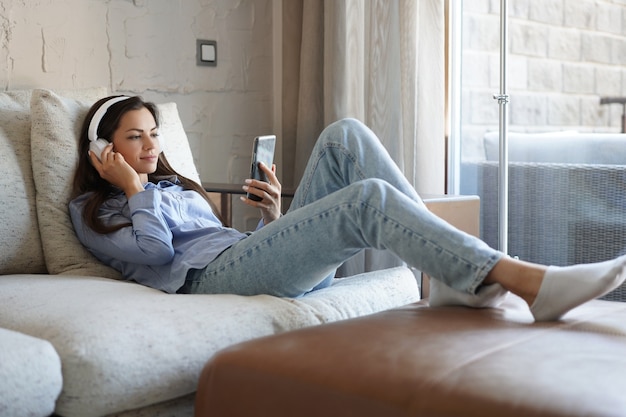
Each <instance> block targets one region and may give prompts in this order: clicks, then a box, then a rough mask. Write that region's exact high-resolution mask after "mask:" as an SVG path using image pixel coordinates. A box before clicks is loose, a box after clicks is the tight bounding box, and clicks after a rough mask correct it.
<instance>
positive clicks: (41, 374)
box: [0, 329, 63, 417]
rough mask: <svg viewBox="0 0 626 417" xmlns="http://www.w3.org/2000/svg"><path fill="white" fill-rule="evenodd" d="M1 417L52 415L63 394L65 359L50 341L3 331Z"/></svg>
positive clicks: (0, 347) (0, 332)
mask: <svg viewBox="0 0 626 417" xmlns="http://www.w3.org/2000/svg"><path fill="white" fill-rule="evenodd" d="M0 352H2V360H0V416H5V417H11V416H15V417H18V416H20V417H21V416H49V415H50V414H52V412H53V411H54V407H55V401H56V399H57V397H58V396H59V394H60V393H61V387H62V386H63V377H62V375H61V360H60V359H59V355H57V353H56V352H55V350H54V348H53V347H52V345H51V344H50V342H48V341H45V340H41V339H37V338H34V337H32V336H27V335H25V334H21V333H17V332H14V331H10V330H7V329H0Z"/></svg>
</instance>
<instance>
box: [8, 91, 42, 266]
mask: <svg viewBox="0 0 626 417" xmlns="http://www.w3.org/2000/svg"><path fill="white" fill-rule="evenodd" d="M30 96H31V91H30V90H28V91H27V90H24V91H9V92H3V93H0V195H2V204H0V219H2V221H0V274H2V275H4V274H18V273H24V274H37V273H45V272H46V263H45V260H44V256H43V250H42V247H41V239H40V237H39V225H38V222H37V210H36V207H35V185H34V183H33V172H32V170H31V167H30V160H31V158H30Z"/></svg>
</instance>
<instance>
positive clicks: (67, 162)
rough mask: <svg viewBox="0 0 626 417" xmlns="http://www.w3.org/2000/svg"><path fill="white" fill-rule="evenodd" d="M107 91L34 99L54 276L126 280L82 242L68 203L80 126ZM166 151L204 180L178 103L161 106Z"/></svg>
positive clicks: (41, 203) (36, 164)
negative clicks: (64, 275)
mask: <svg viewBox="0 0 626 417" xmlns="http://www.w3.org/2000/svg"><path fill="white" fill-rule="evenodd" d="M106 95H107V94H106V92H105V91H102V90H101V89H96V90H93V91H91V92H83V93H82V94H76V95H74V96H72V97H70V96H69V94H67V93H66V94H65V96H60V95H57V94H55V93H54V92H52V91H48V90H35V91H34V92H33V98H32V101H31V117H32V133H31V134H32V138H31V143H32V147H31V149H32V159H33V172H34V174H35V186H36V189H37V212H38V216H39V225H40V229H41V237H42V241H43V249H44V254H45V258H46V264H47V267H48V270H49V272H50V273H52V274H66V275H92V276H100V277H108V278H120V274H119V273H118V272H117V271H115V270H113V269H112V268H109V267H107V266H105V265H103V264H101V263H100V262H99V261H98V260H97V259H96V258H95V257H93V255H91V254H90V253H89V252H88V251H87V250H86V249H85V248H84V247H83V246H82V245H81V243H80V242H79V241H78V239H77V238H76V235H75V233H74V229H73V227H72V222H71V220H70V217H69V211H68V203H69V199H70V197H71V191H72V178H73V176H74V171H75V169H76V165H77V152H78V150H77V147H78V137H79V135H80V128H81V125H82V122H83V119H84V118H85V115H86V114H87V111H88V109H89V107H91V105H92V104H93V103H94V102H95V101H97V100H98V99H99V98H101V97H104V96H106ZM159 111H160V112H161V135H162V138H163V142H164V145H163V147H164V152H165V154H166V156H167V157H168V160H169V161H170V163H171V164H172V166H173V167H174V168H175V169H176V170H178V171H179V172H180V173H181V174H182V175H185V176H187V177H189V178H191V179H193V180H196V181H198V182H199V181H200V178H199V175H198V171H197V169H196V167H195V165H194V162H193V157H192V154H191V148H190V147H189V143H188V141H187V136H186V134H185V131H184V129H183V127H182V123H181V121H180V118H179V116H178V111H177V108H176V104H174V103H168V104H162V105H159Z"/></svg>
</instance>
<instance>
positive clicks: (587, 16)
mask: <svg viewBox="0 0 626 417" xmlns="http://www.w3.org/2000/svg"><path fill="white" fill-rule="evenodd" d="M508 5H509V58H508V63H509V69H508V73H507V74H508V90H509V91H508V93H509V95H510V99H511V101H510V106H509V123H510V129H511V130H512V131H531V132H541V131H554V130H579V131H587V132H589V131H597V132H618V131H619V130H620V128H621V114H622V108H621V106H618V105H612V106H600V97H601V96H626V0H542V1H539V0H516V1H509V2H508ZM499 7H500V1H499V0H466V1H465V2H464V17H463V48H464V56H463V60H464V65H463V71H464V74H463V76H462V79H463V89H464V91H463V94H462V97H463V103H462V106H463V110H462V114H463V118H462V130H463V141H464V152H465V154H464V155H465V156H466V157H468V158H480V157H482V154H481V149H482V148H481V146H480V143H481V141H482V137H483V135H484V133H485V131H487V130H497V128H498V103H497V101H496V100H494V99H493V98H492V96H493V94H496V93H497V92H498V89H499V55H498V54H499V30H500V27H499V19H500V16H499V14H500V10H499ZM485 61H488V62H489V65H488V73H489V75H488V76H486V75H485V72H486V69H485V64H484V62H485ZM466 151H467V152H466Z"/></svg>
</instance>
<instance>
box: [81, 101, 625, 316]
mask: <svg viewBox="0 0 626 417" xmlns="http://www.w3.org/2000/svg"><path fill="white" fill-rule="evenodd" d="M98 138H104V139H105V140H106V142H103V143H104V144H105V145H106V146H104V147H103V148H99V149H98V148H91V149H97V150H96V151H95V152H94V151H93V150H90V146H93V145H91V144H92V143H94V142H96V141H97V139H98ZM107 142H108V144H107ZM79 148H80V149H79V151H80V154H79V156H80V161H79V164H78V169H77V172H76V176H75V179H74V191H75V195H76V197H75V198H74V200H73V201H72V202H71V203H70V213H71V217H72V221H73V224H74V228H75V230H76V233H77V235H78V238H79V239H80V241H81V242H82V243H83V244H84V245H85V246H86V247H87V248H88V249H89V250H90V251H91V252H92V253H93V254H94V255H95V256H96V257H97V258H98V259H100V260H101V261H102V262H104V263H105V264H107V265H110V266H112V267H113V268H115V269H117V270H119V271H120V272H121V273H122V274H123V276H124V277H125V278H126V279H128V280H134V281H136V282H139V283H141V284H143V285H147V286H150V287H153V288H157V289H160V290H162V291H165V292H169V293H176V292H178V293H210V294H215V293H233V294H241V295H253V294H271V295H276V296H284V297H298V296H301V295H303V294H305V293H307V292H309V291H312V290H314V289H317V288H321V287H324V286H327V285H329V283H330V281H331V279H330V278H332V276H333V274H334V271H335V269H336V268H337V267H338V266H339V265H341V263H342V262H344V261H345V260H347V259H348V258H350V257H351V256H352V255H354V254H356V253H357V252H359V251H360V250H362V249H364V248H377V249H388V250H390V251H392V252H393V253H395V254H397V255H398V256H399V257H400V258H401V259H403V260H404V261H405V262H406V263H407V264H409V265H411V266H413V267H415V268H417V269H419V270H421V271H424V272H425V273H427V274H429V275H430V276H431V277H433V278H435V280H434V282H433V287H434V288H433V294H432V295H431V299H430V302H431V305H441V304H459V303H460V304H466V305H470V306H485V305H490V304H491V303H493V302H494V300H495V299H497V297H498V296H499V295H501V294H502V293H503V292H505V291H506V290H508V291H511V292H513V293H514V294H517V295H519V296H520V297H522V298H523V299H524V300H525V301H526V302H527V303H528V305H529V307H530V310H531V312H532V314H533V316H534V318H535V319H536V320H539V321H540V320H557V319H559V318H560V317H561V316H562V315H563V314H565V313H566V312H567V311H569V310H570V309H572V308H574V307H576V306H577V305H579V304H581V303H584V302H586V301H588V300H591V299H593V298H597V297H600V296H602V295H604V294H606V293H607V292H609V291H611V290H612V289H614V288H616V287H617V286H619V285H620V284H621V283H622V282H623V281H624V279H625V277H626V271H625V266H626V257H621V258H617V259H615V260H612V261H607V262H602V263H596V264H587V265H577V266H569V267H545V266H542V265H537V264H532V263H528V262H523V261H519V260H515V259H512V258H510V257H508V256H506V255H505V254H503V253H501V252H498V251H496V250H494V249H492V248H490V247H489V246H487V245H486V244H485V243H484V242H483V241H481V240H480V239H477V238H475V237H472V236H470V235H468V234H466V233H463V232H461V231H459V230H457V229H456V228H454V227H452V226H451V225H449V224H448V223H446V222H445V221H443V220H441V219H440V218H438V217H437V216H435V215H433V214H432V213H430V212H429V211H428V209H427V208H426V207H425V206H424V204H423V203H422V201H421V200H420V197H419V196H418V194H417V193H416V192H415V190H414V189H413V187H412V186H411V185H410V184H409V183H408V182H407V181H406V179H405V178H404V176H403V175H402V173H401V172H400V170H399V169H398V168H397V166H396V165H395V164H394V163H393V161H392V160H391V158H390V157H389V155H388V153H387V152H386V150H385V149H384V147H383V146H382V145H381V143H380V141H379V140H378V138H377V137H376V136H375V135H374V133H373V132H372V131H371V130H369V129H368V128H367V127H365V126H364V125H363V124H362V123H359V122H358V121H356V120H353V119H346V120H341V121H338V122H336V123H334V124H332V125H330V126H329V127H328V128H326V129H325V130H324V132H323V133H322V134H321V135H320V138H319V139H318V142H317V144H316V146H315V148H314V149H313V152H312V155H311V157H310V160H309V162H308V165H307V167H306V170H305V174H304V176H303V178H302V181H301V183H300V185H299V187H298V189H297V191H296V193H295V196H294V199H293V202H292V205H291V208H290V209H289V211H288V212H287V213H286V214H285V215H284V216H283V215H281V207H280V201H281V200H280V191H281V185H280V183H279V181H278V179H277V178H276V175H275V166H272V167H266V166H262V167H261V169H263V171H265V173H266V174H267V176H268V178H269V180H270V181H269V183H265V182H260V181H254V180H247V181H246V183H245V185H244V186H243V188H244V190H245V191H249V192H250V193H252V194H254V195H257V196H259V197H261V201H259V202H255V201H252V200H250V199H247V198H242V199H243V201H244V202H245V203H246V204H248V205H250V206H253V207H258V208H259V209H260V210H261V214H262V221H261V223H260V225H259V226H260V227H259V228H258V229H257V230H256V231H254V232H251V233H241V232H239V231H237V230H234V229H231V228H226V227H224V226H223V225H222V222H221V221H220V220H219V219H218V217H217V216H216V214H215V213H216V211H215V210H214V209H213V207H212V205H211V204H210V200H209V199H208V196H207V195H206V193H205V192H204V190H203V189H202V188H201V187H200V185H198V184H196V183H195V182H193V181H191V180H189V179H187V178H184V177H183V176H181V175H179V174H177V173H176V172H175V171H174V170H173V169H172V167H171V166H170V165H169V164H168V162H167V160H166V158H165V156H164V155H163V154H162V153H161V144H160V139H159V117H158V114H157V109H156V107H155V105H154V104H152V103H147V102H144V101H142V99H141V98H140V97H125V96H121V97H120V96H118V97H107V98H104V99H102V100H100V101H98V102H97V103H95V104H94V106H93V107H92V108H91V110H90V111H89V113H88V115H87V117H86V120H85V122H84V126H83V128H82V133H81V137H80V146H79Z"/></svg>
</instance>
